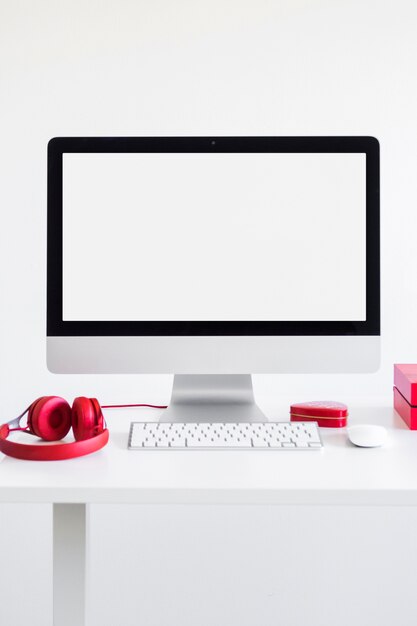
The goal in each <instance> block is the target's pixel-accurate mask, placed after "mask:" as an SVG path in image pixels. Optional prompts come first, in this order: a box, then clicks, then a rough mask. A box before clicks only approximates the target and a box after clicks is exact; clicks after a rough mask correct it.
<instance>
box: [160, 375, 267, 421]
mask: <svg viewBox="0 0 417 626" xmlns="http://www.w3.org/2000/svg"><path fill="white" fill-rule="evenodd" d="M160 421H161V422H267V421H268V419H267V418H266V417H265V415H264V414H263V413H262V411H261V409H260V408H259V407H258V405H257V404H256V403H255V398H254V395H253V387H252V377H251V375H250V374H238V375H235V374H224V375H217V374H207V375H206V374H175V376H174V386H173V389H172V396H171V402H170V404H169V406H168V408H167V409H166V411H164V412H163V414H162V416H161V420H160Z"/></svg>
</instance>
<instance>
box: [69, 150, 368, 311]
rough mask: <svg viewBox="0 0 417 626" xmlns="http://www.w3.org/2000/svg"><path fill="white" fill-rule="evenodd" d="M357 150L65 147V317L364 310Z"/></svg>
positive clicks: (362, 158) (361, 159)
mask: <svg viewBox="0 0 417 626" xmlns="http://www.w3.org/2000/svg"><path fill="white" fill-rule="evenodd" d="M365 164H366V155H365V154H362V153H361V154H359V153H358V154H342V153H336V154H335V153H325V154H322V153H320V154H310V153H291V154H284V153H279V154H259V153H256V154H252V153H248V154H246V153H245V154H230V153H227V154H219V153H217V154H205V153H198V154H189V153H187V154H184V153H181V154H177V153H176V154H166V153H164V154H143V153H134V154H126V153H124V154H115V153H104V154H91V153H86V154H85V153H83V154H78V153H77V154H72V153H71V154H64V155H63V319H64V320H97V321H99V320H161V321H164V320H172V321H174V320H187V321H194V320H195V321H199V320H206V321H208V320H224V321H226V320H236V321H237V320H259V321H266V320H268V321H273V320H276V321H280V320H287V321H297V320H300V321H305V320H307V321H314V320H323V321H325V320H334V321H337V320H364V319H365V316H366V307H365V304H366V302H365V292H366V276H365V269H366V265H365V262H366V242H365V235H366V213H365V207H366V203H365V181H366V178H365Z"/></svg>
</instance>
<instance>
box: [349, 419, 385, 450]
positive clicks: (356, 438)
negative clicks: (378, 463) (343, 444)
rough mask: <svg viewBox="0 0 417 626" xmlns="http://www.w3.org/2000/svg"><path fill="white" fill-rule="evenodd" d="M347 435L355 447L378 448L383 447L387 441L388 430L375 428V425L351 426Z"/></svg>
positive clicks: (379, 427)
mask: <svg viewBox="0 0 417 626" xmlns="http://www.w3.org/2000/svg"><path fill="white" fill-rule="evenodd" d="M347 434H348V437H349V439H350V441H351V442H352V443H353V444H355V446H360V447H361V448H376V447H377V446H382V445H384V443H385V442H386V440H387V436H388V434H387V430H386V428H384V427H383V426H375V425H374V424H360V425H357V426H349V427H348V429H347Z"/></svg>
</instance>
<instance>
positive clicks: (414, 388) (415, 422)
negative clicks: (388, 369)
mask: <svg viewBox="0 0 417 626" xmlns="http://www.w3.org/2000/svg"><path fill="white" fill-rule="evenodd" d="M394 385H395V386H394V409H395V410H396V411H397V413H398V415H400V417H402V419H403V420H404V422H405V423H406V424H407V426H408V427H409V428H410V429H411V430H417V365H415V364H395V365H394Z"/></svg>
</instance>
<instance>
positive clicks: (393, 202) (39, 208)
mask: <svg viewBox="0 0 417 626" xmlns="http://www.w3.org/2000/svg"><path fill="white" fill-rule="evenodd" d="M416 18H417V9H416V7H415V3H414V2H413V0H395V1H394V0H387V1H386V2H380V1H379V0H338V1H337V2H334V1H331V0H327V1H326V0H310V1H309V0H282V1H280V2H279V1H277V2H271V1H266V0H252V1H243V0H211V2H208V1H206V2H203V1H201V0H194V1H192V0H177V1H176V2H172V1H171V2H169V1H168V0H154V1H152V2H145V1H142V2H140V1H136V2H134V1H133V0H117V1H116V0H113V1H108V2H101V1H99V0H65V1H53V0H50V1H46V0H37V2H33V0H25V1H23V0H1V2H0V77H1V82H0V90H1V92H0V128H1V134H0V138H1V141H0V168H1V169H0V171H1V184H0V220H1V222H0V267H1V268H2V269H1V272H0V293H1V296H2V299H1V302H2V306H1V310H0V380H1V405H2V419H3V420H6V419H8V418H10V417H12V416H14V415H15V414H16V413H17V412H18V411H19V410H20V409H22V408H23V407H25V406H26V405H27V404H29V403H30V401H31V400H32V399H33V398H35V397H37V396H39V395H44V394H52V393H53V394H60V395H64V396H66V397H68V398H71V397H72V396H74V395H81V394H85V395H90V396H97V397H98V398H99V399H101V401H102V402H103V403H104V402H105V401H106V402H112V401H116V400H118V401H126V402H127V401H138V402H139V401H148V402H152V401H155V402H156V401H158V402H165V401H168V399H169V391H170V382H171V379H170V377H167V376H166V377H133V376H126V377H120V376H107V377H98V376H91V377H82V378H81V377H77V376H67V377H65V376H55V375H52V374H50V373H48V372H47V370H46V365H45V251H46V144H47V141H48V139H49V138H50V137H52V136H54V135H165V134H166V135H180V134H184V135H188V134H189V135H199V134H201V135H205V134H208V135H211V134H219V135H222V134H227V135H235V134H236V135H262V134H265V135H293V134H294V135H303V134H306V135H320V134H323V135H332V134H341V135H349V134H355V135H356V134H370V135H375V136H376V137H378V138H379V140H380V142H381V181H382V184H381V192H382V202H381V209H382V314H383V317H382V331H383V354H382V367H381V370H380V371H379V372H378V373H377V374H374V375H366V376H356V375H355V376H353V375H351V376H336V375H335V376H326V377H321V376H309V377H300V376H293V377H292V376H280V377H274V376H265V377H257V378H256V381H255V385H256V389H255V391H256V392H257V394H258V397H259V401H260V403H261V404H262V397H264V396H267V395H269V394H271V393H274V394H278V393H279V392H280V390H281V389H283V388H284V389H285V393H286V395H291V394H292V395H293V396H294V399H306V398H313V397H327V398H333V399H336V400H337V399H343V397H344V396H345V395H352V394H359V395H361V394H364V395H365V394H385V393H389V390H390V387H391V381H392V371H391V368H392V363H393V362H395V361H400V362H413V361H415V359H416V356H417V355H416V349H417V324H416V323H415V319H416V314H417V280H416V279H415V276H414V274H415V271H416V268H417V262H416V261H417V252H416V251H415V243H414V242H415V236H416V235H415V232H416V225H417V213H416V211H415V207H416V206H417V197H416V196H417V192H416V186H415V169H416V165H417V148H416V146H417V115H416V111H417V97H416V87H415V67H416V60H417V38H416V37H415V27H416ZM139 244H140V241H139V239H138V245H139ZM155 246H157V242H155ZM100 252H101V253H102V254H105V251H103V250H102V251H100ZM342 252H343V253H346V254H348V253H349V251H342ZM0 471H1V466H0ZM20 511H21V509H19V512H16V515H15V517H16V519H17V517H18V516H19V515H20ZM0 513H1V515H2V516H4V519H5V520H6V519H7V520H9V522H10V525H11V524H12V520H13V513H11V508H8V507H2V508H0ZM38 513H39V511H38V512H37V514H38ZM39 515H40V517H38V518H36V519H38V523H37V532H39V533H40V536H41V537H43V538H45V537H46V535H45V534H44V533H46V532H47V530H48V529H49V528H50V527H49V526H48V524H46V520H47V519H48V515H47V511H46V510H45V512H44V517H43V518H42V514H40V513H39ZM41 518H42V519H43V520H44V522H45V524H46V526H45V525H42V523H41ZM34 519H35V518H34ZM43 540H44V539H43ZM6 544H7V542H6V543H5V545H6ZM2 546H3V542H2ZM25 549H26V550H27V554H29V553H30V550H31V549H32V550H34V551H36V549H37V547H36V545H34V546H32V547H31V546H30V545H29V546H26V547H25ZM34 554H35V553H33V555H34ZM38 581H39V579H38ZM39 585H40V582H39ZM35 591H36V593H35ZM48 593H49V591H48V590H45V588H44V587H41V586H39V587H38V588H37V589H35V590H34V591H33V594H34V596H36V597H38V598H39V597H42V598H44V601H45V602H46V600H45V598H46V597H47V596H46V595H45V594H48ZM42 594H44V595H42ZM41 603H42V602H41ZM34 615H35V614H33V615H32V619H33V620H35V621H36V616H34ZM39 615H40V613H39ZM39 619H41V618H39ZM35 621H33V622H32V623H35ZM40 623H43V624H45V623H46V622H42V621H39V624H40Z"/></svg>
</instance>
